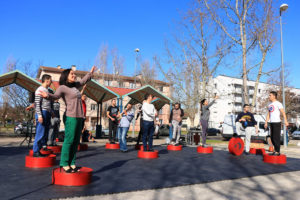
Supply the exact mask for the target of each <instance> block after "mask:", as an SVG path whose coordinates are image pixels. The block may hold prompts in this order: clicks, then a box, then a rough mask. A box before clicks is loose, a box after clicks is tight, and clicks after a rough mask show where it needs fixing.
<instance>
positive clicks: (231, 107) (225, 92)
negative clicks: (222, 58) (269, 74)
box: [188, 75, 300, 128]
mask: <svg viewBox="0 0 300 200" xmlns="http://www.w3.org/2000/svg"><path fill="white" fill-rule="evenodd" d="M254 87H255V81H248V94H249V102H250V103H251V102H252V99H253V95H254ZM270 89H273V90H279V87H278V86H275V85H271V84H268V83H263V82H260V83H259V84H258V91H257V101H256V106H255V107H254V108H252V111H253V112H255V113H257V114H262V115H266V114H267V109H266V107H265V106H266V105H265V104H266V99H267V98H268V95H269V91H270ZM289 89H290V90H291V92H293V93H294V94H295V95H297V96H299V97H300V89H298V88H289ZM208 91H211V93H212V94H216V95H218V96H219V99H218V100H217V101H216V103H215V104H213V105H212V106H211V108H210V112H211V115H210V121H209V126H210V127H214V128H217V127H219V126H220V123H221V122H223V121H224V117H225V115H228V114H238V113H239V112H242V111H243V105H244V99H243V80H242V79H240V78H235V77H230V76H225V75H219V76H217V77H215V78H212V79H211V81H210V84H209V86H208ZM209 101H212V99H209ZM199 117H200V114H199V113H198V114H197V115H196V119H195V125H196V126H197V125H198V124H199V121H200V120H199ZM297 120H298V121H299V122H300V118H299V117H298V118H295V119H291V122H296V121H297ZM189 124H190V123H189V121H188V125H189Z"/></svg>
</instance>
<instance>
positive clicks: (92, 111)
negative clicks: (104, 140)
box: [37, 65, 171, 131]
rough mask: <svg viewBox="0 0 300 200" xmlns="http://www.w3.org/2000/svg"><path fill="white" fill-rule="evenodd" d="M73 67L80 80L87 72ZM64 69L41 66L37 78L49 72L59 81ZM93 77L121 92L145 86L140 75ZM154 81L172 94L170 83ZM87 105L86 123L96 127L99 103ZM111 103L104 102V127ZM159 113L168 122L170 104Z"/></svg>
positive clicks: (89, 101)
mask: <svg viewBox="0 0 300 200" xmlns="http://www.w3.org/2000/svg"><path fill="white" fill-rule="evenodd" d="M71 68H72V69H73V70H74V71H75V73H76V75H77V77H78V80H79V79H80V78H82V77H83V76H84V75H85V74H86V73H87V71H80V70H76V66H74V65H73V66H72V67H71ZM63 70H64V69H62V68H61V66H57V67H46V66H40V68H39V70H38V74H37V78H38V79H41V77H42V76H43V74H49V75H51V76H52V80H53V81H59V77H60V74H61V72H62V71H63ZM93 79H94V80H96V81H97V82H98V83H100V84H101V85H104V86H106V87H108V88H109V89H111V90H113V91H114V92H117V93H119V94H120V93H128V92H130V91H133V89H135V88H140V87H142V86H143V85H142V81H141V80H142V77H141V76H140V75H138V76H136V77H130V76H120V75H119V76H117V75H112V74H104V73H94V75H93ZM154 83H155V85H154V87H155V89H157V90H158V91H160V92H161V93H162V94H164V95H165V96H167V97H170V96H171V93H170V85H169V83H166V82H163V81H160V80H155V81H154ZM129 100H130V98H129V97H125V98H124V99H119V100H118V102H119V104H121V103H120V101H122V104H123V105H126V104H127V103H128V102H129ZM60 103H61V108H60V113H61V116H62V115H63V112H64V111H65V105H64V102H63V101H62V100H60ZM86 105H87V119H86V124H87V125H88V128H89V129H95V125H96V120H97V103H96V102H95V101H93V100H91V99H87V101H86ZM109 105H110V101H108V102H105V103H103V112H102V116H104V117H103V118H102V126H103V128H104V129H106V128H108V119H107V118H106V117H105V116H106V110H107V108H108V106H109ZM136 109H137V106H136ZM158 113H159V119H160V122H161V123H162V124H167V123H168V118H169V115H170V106H169V105H165V106H164V107H163V108H162V109H161V110H159V111H158ZM134 123H135V130H136V131H138V130H139V120H137V121H135V122H134ZM61 129H64V127H63V124H62V125H61ZM130 130H132V126H131V127H130Z"/></svg>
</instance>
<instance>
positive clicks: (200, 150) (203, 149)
mask: <svg viewBox="0 0 300 200" xmlns="http://www.w3.org/2000/svg"><path fill="white" fill-rule="evenodd" d="M197 152H198V153H213V152H214V149H213V147H202V146H198V147H197Z"/></svg>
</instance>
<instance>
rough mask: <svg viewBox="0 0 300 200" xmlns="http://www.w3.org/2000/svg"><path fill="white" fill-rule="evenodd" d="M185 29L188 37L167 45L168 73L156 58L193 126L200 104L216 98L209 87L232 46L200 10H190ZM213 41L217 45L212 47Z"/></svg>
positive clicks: (199, 8)
mask: <svg viewBox="0 0 300 200" xmlns="http://www.w3.org/2000/svg"><path fill="white" fill-rule="evenodd" d="M196 6H197V5H196ZM182 25H183V27H184V29H183V30H184V31H185V32H187V33H188V36H185V35H183V36H177V35H176V36H174V38H175V39H174V41H175V42H174V44H173V43H171V42H170V41H166V53H167V57H168V60H167V62H168V64H171V68H170V69H169V71H167V72H165V71H164V69H163V67H162V64H161V61H160V59H159V58H157V57H156V58H155V60H156V64H157V66H158V67H159V68H160V70H161V71H162V72H163V74H164V76H165V78H166V79H167V80H168V81H169V82H170V83H171V84H172V91H173V99H175V100H177V101H179V102H181V103H182V104H183V106H184V109H185V110H186V112H185V113H186V114H187V115H188V117H189V118H190V120H191V125H192V126H194V120H195V116H196V114H197V113H198V105H199V102H200V100H201V99H203V98H211V97H212V96H213V95H214V94H213V91H212V90H208V87H209V85H210V82H211V78H212V76H213V75H214V73H215V72H216V70H217V68H218V67H219V66H220V64H221V63H222V60H223V58H224V56H225V55H226V54H227V53H228V52H229V50H230V44H228V43H227V41H226V40H223V39H222V35H221V34H219V32H217V29H216V27H215V26H214V24H212V23H209V18H208V15H207V13H205V12H203V9H201V7H193V8H192V9H191V10H189V11H188V13H187V14H186V16H185V17H184V20H183V22H182ZM180 32H182V30H181V31H180ZM179 37H180V39H179ZM214 40H216V41H218V42H217V43H213V42H212V41H214Z"/></svg>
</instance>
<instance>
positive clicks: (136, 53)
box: [134, 48, 140, 88]
mask: <svg viewBox="0 0 300 200" xmlns="http://www.w3.org/2000/svg"><path fill="white" fill-rule="evenodd" d="M134 52H135V65H134V88H136V67H137V58H138V54H139V52H140V49H139V48H136V49H135V50H134Z"/></svg>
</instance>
